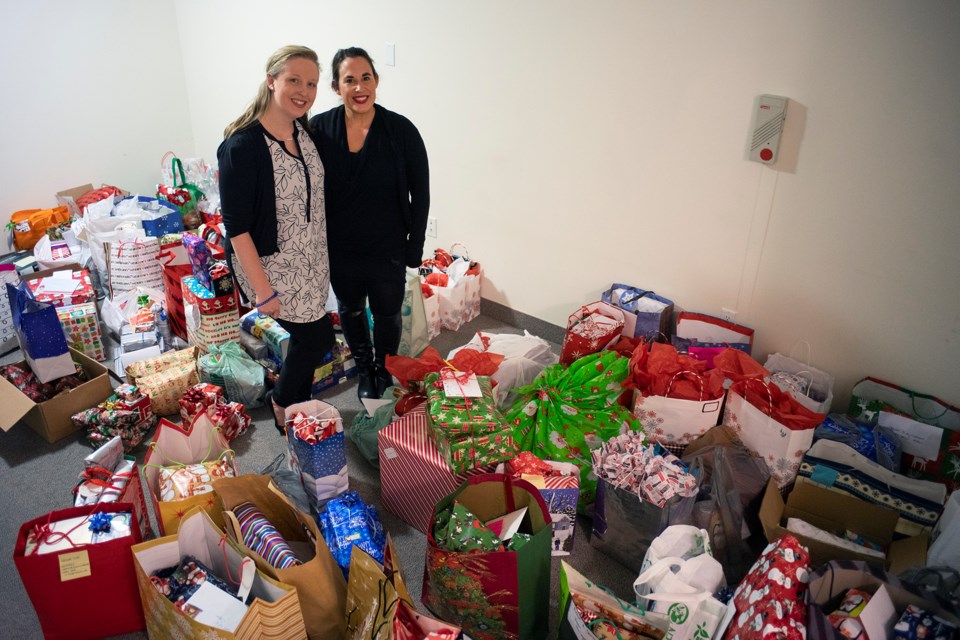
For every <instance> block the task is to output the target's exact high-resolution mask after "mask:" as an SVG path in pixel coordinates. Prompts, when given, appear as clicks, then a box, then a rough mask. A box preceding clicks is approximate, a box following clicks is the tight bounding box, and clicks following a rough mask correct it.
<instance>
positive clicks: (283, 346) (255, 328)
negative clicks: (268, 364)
mask: <svg viewBox="0 0 960 640" xmlns="http://www.w3.org/2000/svg"><path fill="white" fill-rule="evenodd" d="M240 326H241V328H242V329H243V330H244V331H246V332H247V333H249V334H250V335H252V336H255V337H257V338H260V339H261V340H263V342H265V343H266V345H267V348H268V349H270V352H271V353H272V354H274V355H275V356H277V357H278V358H280V360H281V361H282V360H283V359H285V358H286V357H287V347H288V346H289V341H290V334H289V333H288V332H287V330H286V329H284V328H283V327H281V326H280V325H279V324H277V321H276V320H274V319H273V318H271V317H270V316H265V315H263V314H262V313H260V312H259V311H257V310H256V309H254V310H253V311H251V312H249V313H247V314H246V315H244V316H243V318H241V319H240Z"/></svg>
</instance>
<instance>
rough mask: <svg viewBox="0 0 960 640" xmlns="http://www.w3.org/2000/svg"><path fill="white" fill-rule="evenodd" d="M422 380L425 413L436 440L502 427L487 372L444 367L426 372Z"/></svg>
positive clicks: (455, 437)
mask: <svg viewBox="0 0 960 640" xmlns="http://www.w3.org/2000/svg"><path fill="white" fill-rule="evenodd" d="M423 383H424V387H425V390H426V393H427V416H428V417H429V419H430V427H431V429H432V430H433V431H434V433H435V434H436V435H437V437H438V440H439V439H442V438H446V439H450V440H460V439H463V438H472V437H477V436H480V435H483V434H486V433H495V432H500V431H502V430H503V428H504V422H503V416H502V415H501V414H500V411H499V409H497V403H496V402H495V401H494V399H493V388H492V386H491V383H490V378H488V377H487V376H476V375H473V374H471V373H469V372H455V371H453V370H452V369H449V368H447V369H444V370H442V371H441V372H440V373H429V374H427V375H426V376H425V377H424V379H423ZM438 444H439V443H438Z"/></svg>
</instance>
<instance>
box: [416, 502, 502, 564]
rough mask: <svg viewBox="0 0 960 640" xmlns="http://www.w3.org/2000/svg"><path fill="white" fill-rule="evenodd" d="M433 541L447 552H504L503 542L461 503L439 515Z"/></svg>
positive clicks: (434, 528)
mask: <svg viewBox="0 0 960 640" xmlns="http://www.w3.org/2000/svg"><path fill="white" fill-rule="evenodd" d="M433 539H434V540H436V542H437V546H438V547H440V548H441V549H445V550H447V551H485V552H491V551H502V550H503V541H502V540H501V539H500V537H499V536H498V535H497V534H495V533H494V532H493V531H491V530H490V529H489V528H488V527H487V526H486V525H485V524H483V523H482V522H480V519H479V518H477V516H475V515H473V513H472V512H471V511H470V510H469V509H467V508H466V507H465V506H463V505H462V504H460V503H459V502H454V503H453V505H452V506H451V507H449V508H447V509H444V510H443V511H440V512H439V513H437V515H436V518H435V519H434V521H433Z"/></svg>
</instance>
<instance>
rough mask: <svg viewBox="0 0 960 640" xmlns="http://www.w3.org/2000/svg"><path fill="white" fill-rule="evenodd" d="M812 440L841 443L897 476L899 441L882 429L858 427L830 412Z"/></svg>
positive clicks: (888, 430) (848, 419)
mask: <svg viewBox="0 0 960 640" xmlns="http://www.w3.org/2000/svg"><path fill="white" fill-rule="evenodd" d="M813 439H814V441H816V440H821V439H825V440H836V441H837V442H842V443H843V444H845V445H847V446H848V447H850V448H852V449H854V450H855V451H856V452H857V453H859V454H860V455H862V456H864V457H865V458H867V459H869V460H872V461H873V462H876V463H878V464H881V465H883V466H884V467H886V468H887V469H889V470H890V471H893V472H894V473H900V454H901V452H902V451H901V447H900V440H899V438H897V436H896V434H894V433H893V431H891V430H890V429H887V428H885V427H880V426H870V425H866V424H861V423H859V422H856V421H854V420H851V419H850V418H848V417H847V416H844V415H842V414H839V413H831V414H830V415H828V416H827V417H826V418H825V419H824V421H823V422H822V423H821V424H820V426H819V427H817V429H816V431H814V432H813Z"/></svg>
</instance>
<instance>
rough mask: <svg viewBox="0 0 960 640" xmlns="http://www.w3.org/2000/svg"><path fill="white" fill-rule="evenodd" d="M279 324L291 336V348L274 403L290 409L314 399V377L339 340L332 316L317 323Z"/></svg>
mask: <svg viewBox="0 0 960 640" xmlns="http://www.w3.org/2000/svg"><path fill="white" fill-rule="evenodd" d="M277 324H279V325H280V326H281V327H283V328H284V329H286V330H287V332H288V333H289V334H290V346H289V347H288V348H287V357H286V359H285V360H284V361H283V366H282V367H280V376H279V378H278V379H277V384H276V386H275V387H274V388H273V401H274V402H276V403H277V404H278V405H279V406H281V407H289V406H290V405H292V404H296V403H298V402H305V401H307V400H309V399H310V397H311V393H310V391H311V389H312V386H313V373H314V371H316V369H317V367H319V366H320V365H321V364H322V362H323V358H324V356H326V355H327V354H328V353H330V351H331V350H332V349H333V346H334V344H335V343H336V337H335V336H334V333H333V321H332V320H330V316H329V315H324V316H323V317H322V318H320V319H319V320H314V321H313V322H289V321H287V320H277Z"/></svg>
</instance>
